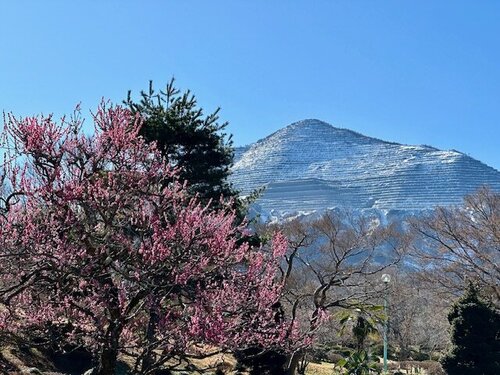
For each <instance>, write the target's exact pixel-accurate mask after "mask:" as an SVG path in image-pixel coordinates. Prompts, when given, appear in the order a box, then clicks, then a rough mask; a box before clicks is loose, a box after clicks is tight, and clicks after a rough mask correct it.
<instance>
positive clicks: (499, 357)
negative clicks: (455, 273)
mask: <svg viewBox="0 0 500 375" xmlns="http://www.w3.org/2000/svg"><path fill="white" fill-rule="evenodd" d="M448 320H449V322H450V324H451V334H452V337H451V341H452V346H451V349H450V351H449V353H448V354H447V355H446V356H445V357H444V358H443V359H442V361H441V363H442V365H443V368H444V369H445V371H446V372H447V373H448V375H496V374H500V314H499V313H498V311H495V309H494V308H493V306H492V305H491V304H490V303H487V302H485V301H484V300H482V299H481V297H480V295H479V289H478V287H477V286H475V285H474V284H472V283H470V284H469V286H468V288H467V290H466V292H465V294H464V296H463V297H462V298H460V299H459V300H458V301H457V303H455V305H454V306H453V307H452V310H451V312H450V313H449V315H448Z"/></svg>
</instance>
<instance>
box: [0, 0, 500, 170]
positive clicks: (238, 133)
mask: <svg viewBox="0 0 500 375" xmlns="http://www.w3.org/2000/svg"><path fill="white" fill-rule="evenodd" d="M499 16H500V2H499V1H457V0H454V1H425V0H419V1H373V0H371V1H333V0H329V1H326V0H324V1H321V0H317V1H306V0H304V1H295V0H287V1H285V0H282V1H278V0H275V1H269V0H268V1H266V0H252V1H250V0H246V1H243V0H241V1H238V0H227V1H217V0H213V1H206V0H200V1H185V0H178V1H125V0H121V1H117V0H106V1H98V0H88V1H50V0H45V1H23V0H17V1H3V2H1V3H0V17H1V21H0V110H3V111H12V112H14V113H15V114H16V115H30V114H35V113H40V112H43V113H52V112H53V113H55V114H58V115H59V114H63V113H70V112H71V111H72V109H73V108H74V106H75V104H76V103H78V102H82V108H84V109H85V110H86V111H88V110H89V109H92V108H95V106H96V105H97V103H98V102H99V100H100V98H101V97H106V98H108V99H110V100H112V101H114V102H121V100H123V99H124V98H125V97H126V93H127V90H129V89H131V90H133V92H136V93H137V92H139V90H141V89H146V88H147V84H148V81H149V80H150V79H153V80H154V82H155V84H156V86H158V87H161V86H163V85H164V84H165V83H166V82H168V81H169V80H170V78H171V77H172V76H175V78H176V80H177V85H178V86H179V87H180V88H181V89H188V88H189V89H191V90H192V91H193V92H194V93H195V94H196V96H197V98H198V101H199V103H200V105H201V106H202V107H204V108H205V109H206V110H207V111H212V110H214V109H215V108H217V107H219V106H220V107H221V108H222V110H221V118H222V119H223V120H227V121H229V122H230V127H229V131H230V132H231V133H233V135H234V137H233V139H234V141H235V144H236V145H242V144H247V143H251V142H254V141H256V140H258V139H260V138H262V137H264V136H266V135H268V134H270V133H271V132H273V131H275V130H277V129H279V128H281V127H283V126H285V125H287V124H289V123H291V122H294V121H298V120H301V119H305V118H318V119H321V120H324V121H327V122H329V123H331V124H333V125H335V126H339V127H345V128H349V129H352V130H355V131H358V132H360V133H363V134H365V135H369V136H373V137H377V138H381V139H384V140H390V141H395V142H400V143H406V144H430V145H433V146H435V147H438V148H442V149H452V148H453V149H457V150H459V151H462V152H465V153H467V154H469V155H471V156H473V157H475V158H477V159H479V160H481V161H483V162H485V163H486V164H488V165H490V166H493V167H495V168H496V169H500V152H499V148H500V147H499V146H500V22H498V17H499Z"/></svg>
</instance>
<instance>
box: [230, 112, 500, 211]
mask: <svg viewBox="0 0 500 375" xmlns="http://www.w3.org/2000/svg"><path fill="white" fill-rule="evenodd" d="M232 172H233V175H232V177H231V181H232V182H233V184H234V185H235V187H236V188H237V189H239V190H240V191H242V193H243V194H246V193H249V192H251V191H252V190H254V189H258V188H261V187H264V186H265V187H266V190H265V192H264V194H263V196H262V197H261V198H260V199H259V200H258V201H257V204H258V205H259V206H260V209H259V210H260V211H262V212H267V213H269V212H273V213H274V214H275V215H278V216H283V215H286V214H289V213H292V212H298V211H301V212H304V211H306V212H307V211H317V210H324V209H328V208H335V207H348V208H351V209H377V210H405V211H406V210H423V209H428V208H431V207H433V206H435V205H454V204H459V203H461V201H462V198H463V196H464V195H465V194H468V193H471V192H473V191H474V190H476V189H477V188H478V187H480V186H482V185H489V186H490V187H491V188H492V189H494V190H500V172H499V171H497V170H496V169H494V168H491V167H489V166H487V165H485V164H483V163H481V162H480V161H478V160H475V159H473V158H471V157H469V156H467V155H465V154H463V153H460V152H458V151H454V150H452V151H441V150H438V149H435V148H433V147H429V146H407V145H401V144H397V143H391V142H385V141H382V140H378V139H374V138H370V137H366V136H363V135H361V134H359V133H355V132H353V131H350V130H347V129H339V128H335V127H333V126H331V125H329V124H327V123H325V122H322V121H319V120H304V121H300V122H296V123H294V124H291V125H289V126H287V127H286V128H283V129H281V130H279V131H277V132H275V133H273V134H271V135H270V136H268V137H267V138H264V139H262V140H260V141H258V142H256V143H254V144H252V145H250V146H248V147H244V148H239V149H237V150H236V162H235V165H234V166H233V169H232Z"/></svg>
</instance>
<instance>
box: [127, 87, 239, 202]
mask: <svg viewBox="0 0 500 375" xmlns="http://www.w3.org/2000/svg"><path fill="white" fill-rule="evenodd" d="M125 104H126V105H127V106H128V107H129V108H130V109H131V110H132V111H133V112H134V113H137V112H139V113H140V114H141V115H142V116H143V117H144V125H143V127H142V129H141V135H142V136H143V137H144V138H145V139H146V140H147V141H156V142H157V145H158V148H159V149H160V151H161V152H162V154H163V155H164V156H165V157H166V158H167V160H168V161H169V162H170V163H171V164H172V165H175V166H177V167H179V168H180V178H181V180H185V181H187V182H188V188H189V193H190V194H192V195H195V194H198V196H199V198H200V199H201V201H202V202H205V203H206V202H208V201H209V200H210V199H212V201H213V202H214V204H215V205H217V202H218V201H219V199H220V197H221V196H223V197H225V198H236V197H237V192H236V191H235V190H234V189H233V188H232V186H231V185H230V184H229V183H228V181H227V177H228V175H229V172H230V171H229V168H230V166H231V164H232V162H233V156H234V153H233V147H232V141H231V136H227V135H226V134H225V133H224V130H225V128H226V126H227V123H226V122H224V123H220V122H219V116H218V112H219V110H216V111H215V112H214V113H212V114H209V115H204V113H203V109H202V108H199V107H198V104H197V102H196V98H195V96H194V95H193V94H191V92H190V91H186V92H184V93H182V94H181V93H180V91H179V90H178V89H176V88H175V87H174V80H173V79H172V80H171V81H170V82H169V83H168V84H167V85H166V88H165V91H162V90H160V91H159V92H156V91H155V90H154V89H153V83H152V81H150V82H149V90H148V91H147V92H145V91H141V95H140V100H139V101H134V100H133V99H132V97H131V92H130V91H129V92H128V97H127V100H126V101H125Z"/></svg>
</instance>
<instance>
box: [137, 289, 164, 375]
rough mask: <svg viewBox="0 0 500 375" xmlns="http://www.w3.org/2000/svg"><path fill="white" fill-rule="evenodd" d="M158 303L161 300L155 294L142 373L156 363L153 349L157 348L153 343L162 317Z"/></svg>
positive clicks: (146, 371) (150, 313) (150, 311)
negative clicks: (159, 313)
mask: <svg viewBox="0 0 500 375" xmlns="http://www.w3.org/2000/svg"><path fill="white" fill-rule="evenodd" d="M158 305H159V302H158V300H157V298H156V296H154V297H153V301H152V305H151V307H150V308H149V322H148V327H147V330H146V348H145V354H144V358H143V360H142V364H141V374H146V373H148V371H150V370H151V369H152V368H153V367H154V365H155V360H154V357H153V356H154V353H153V350H154V349H155V347H154V345H153V343H154V339H155V333H156V329H157V326H158V322H159V321H160V317H159V316H158V310H157V309H158Z"/></svg>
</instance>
